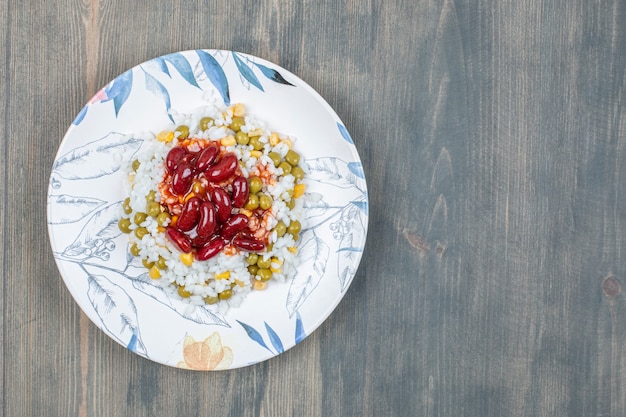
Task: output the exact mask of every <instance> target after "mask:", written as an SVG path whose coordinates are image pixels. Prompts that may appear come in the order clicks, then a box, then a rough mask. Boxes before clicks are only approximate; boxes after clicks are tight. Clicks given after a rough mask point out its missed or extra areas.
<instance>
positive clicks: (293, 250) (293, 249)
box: [287, 246, 298, 254]
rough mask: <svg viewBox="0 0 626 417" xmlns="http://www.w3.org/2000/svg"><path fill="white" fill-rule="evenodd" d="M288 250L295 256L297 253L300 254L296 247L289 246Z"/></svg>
mask: <svg viewBox="0 0 626 417" xmlns="http://www.w3.org/2000/svg"><path fill="white" fill-rule="evenodd" d="M287 250H288V251H289V252H291V253H293V254H295V253H296V252H298V248H296V247H295V246H289V247H288V248H287Z"/></svg>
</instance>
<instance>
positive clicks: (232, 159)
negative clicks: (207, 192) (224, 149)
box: [206, 152, 239, 182]
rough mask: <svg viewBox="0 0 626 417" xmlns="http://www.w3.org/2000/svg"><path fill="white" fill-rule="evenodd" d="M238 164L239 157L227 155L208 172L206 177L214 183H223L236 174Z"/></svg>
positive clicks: (231, 154) (229, 153)
mask: <svg viewBox="0 0 626 417" xmlns="http://www.w3.org/2000/svg"><path fill="white" fill-rule="evenodd" d="M238 164H239V161H238V160H237V155H235V154H234V153H231V152H228V153H225V154H224V155H223V156H222V158H221V159H220V160H219V161H217V163H216V164H215V165H213V166H211V167H210V168H209V169H207V170H206V177H207V179H208V180H209V181H212V182H222V181H224V180H226V179H228V178H230V177H231V176H232V175H233V174H234V173H235V171H236V170H237V165H238Z"/></svg>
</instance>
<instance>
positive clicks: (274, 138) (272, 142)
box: [269, 132, 280, 146]
mask: <svg viewBox="0 0 626 417" xmlns="http://www.w3.org/2000/svg"><path fill="white" fill-rule="evenodd" d="M269 142H270V145H272V146H276V145H278V142H280V138H279V137H278V133H276V132H272V134H271V135H270V138H269Z"/></svg>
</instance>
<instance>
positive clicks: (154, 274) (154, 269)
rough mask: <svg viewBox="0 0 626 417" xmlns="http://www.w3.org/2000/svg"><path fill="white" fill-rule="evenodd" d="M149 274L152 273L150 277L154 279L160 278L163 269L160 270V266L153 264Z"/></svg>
mask: <svg viewBox="0 0 626 417" xmlns="http://www.w3.org/2000/svg"><path fill="white" fill-rule="evenodd" d="M148 275H150V278H152V279H159V278H161V271H159V268H157V266H156V265H153V266H152V268H150V270H149V271H148Z"/></svg>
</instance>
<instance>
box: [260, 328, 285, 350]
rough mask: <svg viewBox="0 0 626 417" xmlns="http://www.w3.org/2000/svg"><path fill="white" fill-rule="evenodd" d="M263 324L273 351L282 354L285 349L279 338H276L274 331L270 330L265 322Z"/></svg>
mask: <svg viewBox="0 0 626 417" xmlns="http://www.w3.org/2000/svg"><path fill="white" fill-rule="evenodd" d="M263 323H265V330H266V331H267V335H268V336H269V338H270V342H272V346H274V349H276V353H282V352H284V351H285V348H284V347H283V342H281V341H280V337H278V335H277V334H276V332H275V331H274V329H272V328H271V326H270V325H269V324H267V323H266V322H263Z"/></svg>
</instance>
